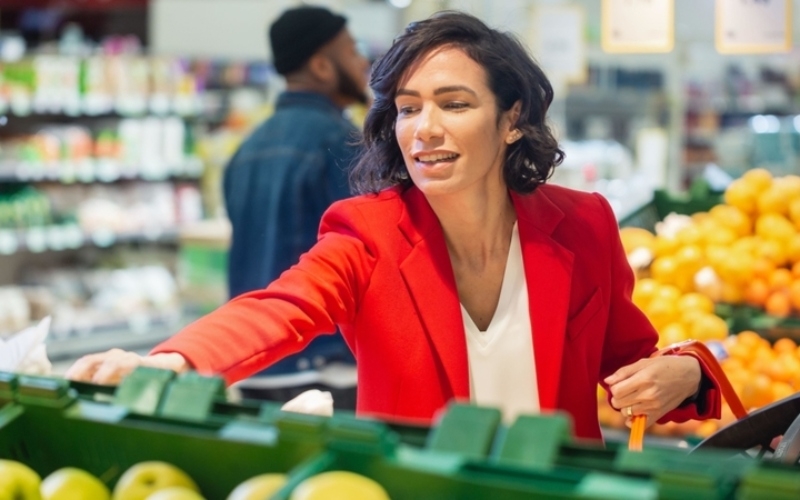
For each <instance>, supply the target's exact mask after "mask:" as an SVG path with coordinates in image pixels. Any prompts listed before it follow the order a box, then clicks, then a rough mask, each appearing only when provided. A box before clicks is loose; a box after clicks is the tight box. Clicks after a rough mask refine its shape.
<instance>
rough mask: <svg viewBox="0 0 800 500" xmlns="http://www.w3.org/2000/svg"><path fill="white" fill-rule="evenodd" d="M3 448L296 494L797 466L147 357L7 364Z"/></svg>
mask: <svg viewBox="0 0 800 500" xmlns="http://www.w3.org/2000/svg"><path fill="white" fill-rule="evenodd" d="M0 457H2V458H10V459H14V460H18V461H21V462H23V463H26V464H28V465H29V466H31V467H32V468H33V469H34V470H36V471H37V472H38V473H39V474H41V475H42V476H45V475H47V474H49V473H51V472H52V471H54V470H56V469H58V468H60V467H65V466H72V467H79V468H82V469H85V470H87V471H88V472H90V473H92V474H94V475H96V476H97V477H99V478H100V479H101V480H102V481H103V482H105V483H106V484H107V485H109V486H110V487H113V485H114V484H115V483H116V481H117V479H118V478H119V477H120V475H121V474H122V473H123V472H124V471H125V470H126V469H127V468H128V467H130V466H132V465H134V464H136V463H138V462H142V461H147V460H163V461H166V462H169V463H172V464H174V465H176V466H177V467H179V468H181V469H183V470H184V471H186V472H187V473H188V474H189V475H190V476H191V477H192V478H194V480H195V481H196V482H197V484H198V486H199V487H200V489H201V491H202V492H203V494H204V495H205V497H206V498H208V499H209V500H211V499H224V498H225V497H226V496H227V494H228V493H229V492H230V491H231V490H233V488H234V487H235V486H236V485H237V484H239V483H241V482H242V481H244V480H246V479H248V478H250V477H252V476H255V475H258V474H261V473H265V472H284V473H287V474H288V478H289V481H288V483H287V485H286V486H285V487H284V488H283V489H281V490H280V491H279V492H278V493H276V494H275V495H274V496H273V498H274V499H288V498H290V495H291V491H292V489H293V488H294V487H295V486H296V485H297V484H299V483H300V482H302V481H303V480H304V479H306V478H308V477H311V476H313V475H315V474H318V473H320V472H324V471H332V470H346V471H352V472H355V473H358V474H362V475H364V476H367V477H370V478H372V479H374V480H376V481H377V482H379V483H380V484H381V485H382V486H383V487H384V488H385V489H386V490H387V492H388V493H389V495H390V496H391V498H393V499H395V500H397V499H428V498H430V499H449V498H453V499H465V500H478V499H487V498H503V499H511V500H514V499H523V498H524V499H530V498H557V499H576V498H582V499H612V498H613V499H637V500H639V499H655V498H734V496H733V495H734V494H737V492H738V493H742V492H744V493H742V494H746V495H747V498H753V499H755V498H767V496H765V495H767V494H774V495H781V494H788V493H787V492H793V493H794V492H796V493H800V490H797V489H796V485H797V481H796V480H795V479H794V478H795V477H796V476H797V474H796V472H797V470H796V469H794V468H781V467H779V466H774V467H773V466H771V465H769V464H761V463H759V462H758V461H756V460H752V459H742V460H736V461H731V460H730V459H729V458H726V459H723V458H721V456H718V455H716V454H714V453H711V452H697V453H693V454H691V455H687V454H686V452H685V451H684V450H674V449H673V450H667V449H657V448H652V449H647V450H645V452H644V453H632V452H630V451H628V450H627V449H625V448H624V447H621V446H619V445H614V444H611V445H609V446H607V447H602V446H598V445H597V444H596V443H585V442H580V441H575V440H573V439H572V438H571V423H570V420H569V419H568V418H567V417H566V416H564V415H559V414H554V415H540V416H523V417H520V418H518V419H517V420H516V421H515V422H514V423H513V424H512V425H510V426H505V425H504V424H503V423H502V421H501V419H500V413H499V411H498V410H496V409H492V408H481V407H476V406H471V405H459V404H455V405H452V406H450V407H449V408H448V409H447V411H446V412H444V413H443V414H442V416H441V418H439V419H438V420H437V423H436V425H434V426H433V427H431V428H429V429H428V428H423V427H415V426H407V425H401V424H394V423H389V422H382V421H377V420H368V419H357V418H355V417H354V415H353V414H352V413H349V412H337V414H336V415H335V416H333V417H330V418H327V417H318V416H311V415H303V414H295V413H288V412H283V411H280V408H279V406H278V405H276V404H273V403H256V402H248V401H244V402H241V403H237V404H233V403H229V402H227V401H225V399H224V391H223V387H222V383H221V381H220V380H219V379H217V378H209V377H202V376H199V375H197V374H195V373H187V374H183V375H180V376H176V375H175V374H174V373H172V372H169V371H163V370H156V369H148V368H140V369H138V370H136V371H135V372H134V373H133V374H131V375H130V376H129V377H128V378H126V379H125V380H124V381H123V383H122V384H121V385H120V386H119V387H118V388H116V389H114V388H110V387H102V386H94V385H88V384H80V383H74V382H68V381H65V380H61V379H51V378H43V377H29V376H17V375H14V374H10V373H0ZM770 467H772V468H770ZM767 477H769V478H772V479H769V480H767V479H765V478H767ZM776 485H778V486H776ZM793 488H794V489H793ZM742 498H744V497H742ZM769 498H781V497H780V496H772V497H769ZM787 498H788V497H787Z"/></svg>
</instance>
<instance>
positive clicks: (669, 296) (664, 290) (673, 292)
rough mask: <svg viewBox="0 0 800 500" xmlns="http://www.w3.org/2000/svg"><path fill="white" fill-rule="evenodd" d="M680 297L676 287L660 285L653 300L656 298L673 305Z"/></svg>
mask: <svg viewBox="0 0 800 500" xmlns="http://www.w3.org/2000/svg"><path fill="white" fill-rule="evenodd" d="M681 295H683V294H682V293H681V291H680V290H678V289H677V288H676V287H674V286H672V285H661V286H659V287H658V289H657V290H656V292H655V294H654V295H653V298H654V299H655V298H657V297H658V298H662V299H665V300H668V301H670V302H673V303H675V302H677V301H678V299H680V298H681Z"/></svg>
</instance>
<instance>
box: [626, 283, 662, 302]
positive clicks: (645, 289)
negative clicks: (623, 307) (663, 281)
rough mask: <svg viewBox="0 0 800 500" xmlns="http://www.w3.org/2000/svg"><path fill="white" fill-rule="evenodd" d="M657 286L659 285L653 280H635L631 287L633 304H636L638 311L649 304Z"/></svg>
mask: <svg viewBox="0 0 800 500" xmlns="http://www.w3.org/2000/svg"><path fill="white" fill-rule="evenodd" d="M659 286H660V285H659V284H658V282H657V281H656V280H654V279H650V278H643V279H640V280H637V281H636V283H634V285H633V295H632V299H633V303H634V304H636V306H637V307H639V308H640V309H641V308H643V307H646V306H647V304H648V303H649V302H650V299H652V298H653V296H654V295H655V293H656V290H658V287H659Z"/></svg>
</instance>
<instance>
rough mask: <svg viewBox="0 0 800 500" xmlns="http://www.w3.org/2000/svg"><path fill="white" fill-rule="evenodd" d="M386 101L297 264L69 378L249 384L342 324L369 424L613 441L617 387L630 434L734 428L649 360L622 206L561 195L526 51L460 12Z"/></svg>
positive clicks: (686, 364)
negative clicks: (634, 419)
mask: <svg viewBox="0 0 800 500" xmlns="http://www.w3.org/2000/svg"><path fill="white" fill-rule="evenodd" d="M371 86H372V88H373V90H374V93H375V102H374V105H373V107H372V109H371V110H370V112H369V115H368V117H367V120H366V123H365V131H364V135H365V137H364V142H365V153H364V154H363V156H362V158H361V159H360V162H359V163H358V165H357V166H356V167H355V168H354V171H353V173H352V180H353V185H354V186H355V188H356V189H357V190H358V191H359V192H361V193H366V194H362V195H361V196H358V197H355V198H351V199H348V200H345V201H342V202H339V203H336V204H334V205H333V206H331V208H330V209H329V210H328V211H327V213H326V215H325V216H324V218H323V220H322V223H321V228H320V237H319V241H318V243H317V244H316V245H315V246H314V248H313V249H312V250H311V251H309V252H308V253H307V254H305V255H304V256H303V257H302V258H301V259H300V262H299V263H298V264H297V265H296V266H294V267H292V268H291V269H290V270H288V271H286V272H285V273H284V274H283V275H282V276H281V277H280V278H279V279H278V280H276V281H275V282H273V283H272V284H270V285H269V286H268V287H267V288H266V289H264V290H260V291H256V292H253V293H250V294H247V295H244V296H242V297H240V298H237V299H235V300H232V301H231V302H230V303H228V304H226V305H224V306H223V307H221V308H220V309H218V310H217V311H215V312H214V313H211V314H209V315H208V316H206V317H204V318H202V319H200V320H198V321H197V322H195V323H194V324H192V325H190V326H188V327H187V328H185V329H184V330H183V331H181V332H180V333H178V334H177V335H176V336H175V337H173V338H171V339H170V340H168V341H166V342H164V343H163V344H161V345H160V346H158V347H157V348H156V349H155V350H153V352H152V353H151V354H150V355H149V356H147V357H140V356H137V355H135V354H132V353H125V352H122V351H119V350H113V351H109V352H107V353H102V354H96V355H90V356H86V357H85V358H83V359H81V360H80V361H78V362H77V363H76V364H75V365H74V366H73V367H72V368H71V369H70V371H69V372H68V374H67V376H68V377H71V378H75V379H81V380H91V381H94V382H116V381H118V380H119V379H120V378H121V377H122V376H124V375H125V374H127V373H129V372H130V371H131V370H132V369H133V368H134V367H135V366H138V365H146V366H157V367H164V368H171V369H174V370H176V371H183V370H186V369H189V368H194V369H196V370H199V371H200V372H203V373H217V374H221V375H222V376H223V377H225V379H226V380H227V381H228V382H229V383H230V382H234V381H236V380H239V379H242V378H244V377H247V376H248V375H250V374H252V373H254V372H257V371H259V370H261V369H262V368H264V367H265V366H267V365H269V364H271V363H274V362H275V361H277V360H279V359H281V358H282V357H283V356H286V355H288V354H290V353H294V352H297V351H299V350H300V349H302V348H303V347H304V346H305V345H306V344H308V342H309V341H311V339H312V338H314V337H315V336H316V335H318V334H321V333H325V332H331V331H334V330H335V328H336V326H337V325H338V326H339V328H340V330H341V332H342V334H343V335H344V337H345V339H346V340H347V342H348V345H349V346H350V348H351V349H352V350H353V353H354V354H355V355H356V357H357V361H358V373H359V387H358V412H359V413H360V414H362V415H374V416H380V417H383V418H389V419H402V420H414V421H418V422H430V420H431V419H432V418H433V417H434V415H435V413H436V412H437V411H438V410H439V409H441V408H442V407H443V406H444V405H446V404H447V402H448V401H449V400H451V399H461V400H472V401H474V402H476V403H478V404H484V405H492V406H498V407H500V408H501V409H502V410H503V412H504V417H505V418H506V420H512V419H513V418H514V416H516V415H517V414H518V413H521V412H527V413H530V412H534V413H535V412H538V411H547V410H558V409H560V410H564V411H567V412H569V413H570V414H571V415H572V418H573V420H574V426H575V429H574V430H575V434H576V435H577V436H580V437H585V438H600V429H599V425H598V422H597V407H596V395H595V391H596V386H597V383H598V382H601V383H603V384H605V385H606V386H607V387H609V388H610V392H611V394H612V399H611V402H612V404H613V405H614V406H615V407H616V408H623V409H624V413H625V415H627V416H628V417H630V416H631V415H635V414H645V415H647V416H648V417H649V419H648V421H650V422H654V421H656V420H658V419H659V418H661V417H664V416H666V418H669V419H676V420H679V421H682V420H685V419H688V418H708V417H713V416H717V415H718V414H719V396H718V394H719V391H718V389H717V386H716V383H715V381H714V380H713V378H712V377H711V376H710V375H708V374H707V373H708V372H707V370H705V367H702V366H701V365H700V364H699V362H698V361H697V360H696V359H695V358H692V357H688V356H687V357H682V356H665V357H661V358H656V359H647V358H648V356H649V355H650V354H651V353H653V352H654V350H655V347H654V346H655V344H656V340H657V335H656V332H655V331H654V330H653V327H652V326H651V325H650V323H649V322H648V321H647V319H646V318H645V316H644V315H643V314H642V313H641V312H640V311H639V310H638V309H637V308H636V307H635V306H634V305H633V303H632V302H631V300H630V295H631V289H632V286H633V275H632V272H631V270H630V268H629V267H628V265H627V262H626V259H625V255H624V252H623V250H622V247H621V244H620V240H619V233H618V230H617V226H616V220H615V218H614V215H613V213H612V212H611V209H610V207H609V205H608V203H607V202H606V201H605V200H604V199H603V198H602V197H600V196H599V195H596V194H586V193H579V192H575V191H571V190H568V189H564V188H559V187H555V186H548V185H545V181H546V179H547V178H548V177H549V176H550V174H551V172H552V169H553V168H554V167H555V166H556V165H557V164H558V163H559V162H560V161H561V159H562V156H563V153H562V152H561V151H560V150H559V149H558V146H557V143H556V140H555V138H554V137H553V136H552V135H551V133H550V131H549V129H548V127H547V126H546V124H545V113H546V111H547V108H548V106H549V105H550V102H551V101H552V98H553V92H552V88H551V86H550V84H549V82H548V81H547V78H546V77H545V75H544V74H543V73H542V71H541V69H540V68H538V66H537V65H536V64H535V63H534V62H533V61H532V60H531V58H530V56H528V55H527V53H526V52H525V50H524V49H523V48H522V46H521V45H520V44H519V42H517V41H516V40H515V39H514V38H512V37H511V36H509V35H507V34H504V33H500V32H498V31H495V30H492V29H489V28H488V27H486V26H485V25H484V24H483V23H482V22H481V21H479V20H478V19H476V18H474V17H472V16H469V15H466V14H462V13H453V12H448V13H441V14H439V15H436V16H434V17H432V18H430V19H428V20H425V21H421V22H418V23H414V24H412V25H410V26H409V27H408V28H407V29H406V31H405V33H404V34H402V35H401V36H400V37H398V38H397V39H396V40H395V43H394V44H393V46H392V47H391V49H390V50H389V52H388V53H387V54H386V55H385V56H384V57H383V58H382V59H381V60H380V62H378V63H377V65H376V67H375V68H374V71H373V75H372V81H371ZM703 372H705V373H706V375H705V376H703V375H702V373H703ZM701 380H705V383H704V384H701Z"/></svg>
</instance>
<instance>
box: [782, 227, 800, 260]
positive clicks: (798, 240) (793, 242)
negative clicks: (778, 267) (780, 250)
mask: <svg viewBox="0 0 800 500" xmlns="http://www.w3.org/2000/svg"><path fill="white" fill-rule="evenodd" d="M785 244H786V246H785V248H784V250H785V251H786V258H787V259H788V260H789V262H791V263H792V264H795V263H797V262H800V233H795V234H794V235H793V236H792V237H791V238H789V241H787V242H785Z"/></svg>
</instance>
